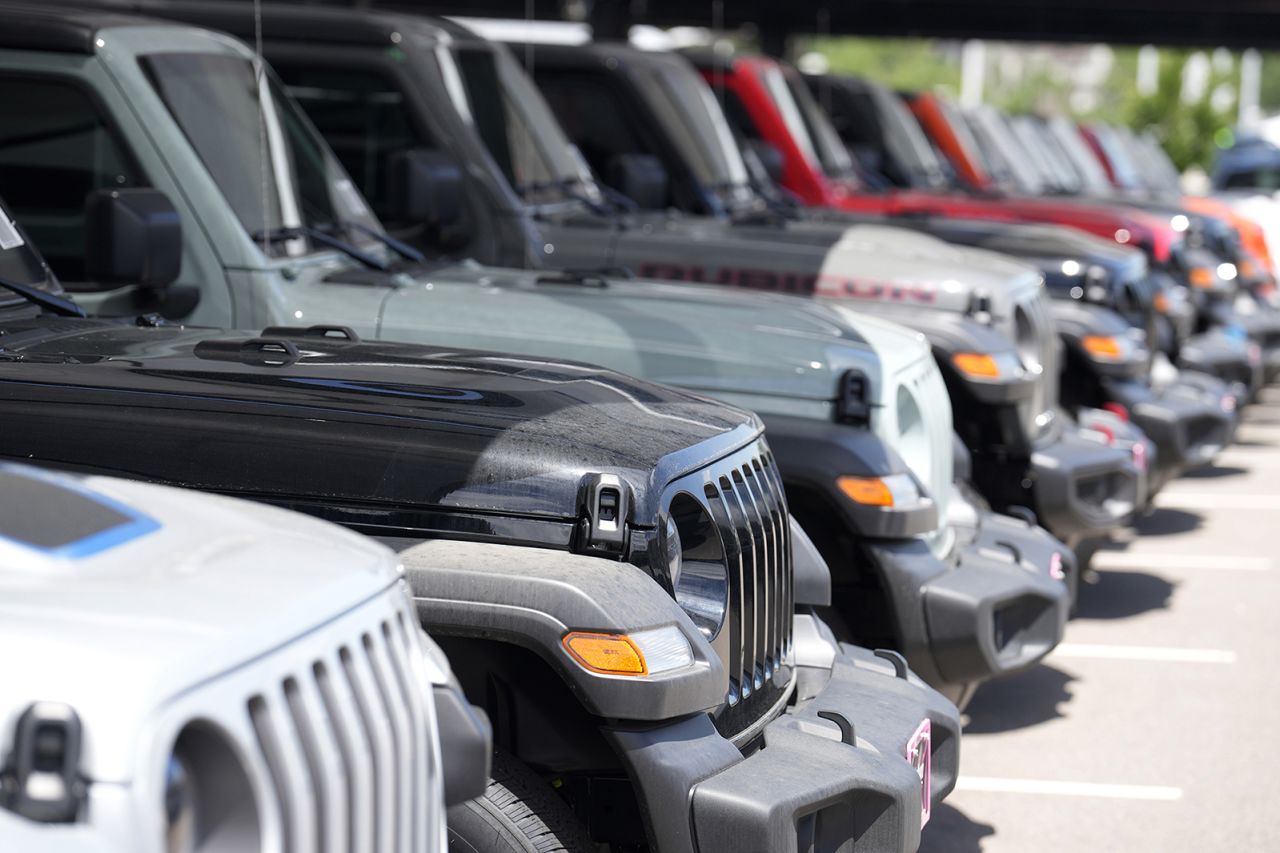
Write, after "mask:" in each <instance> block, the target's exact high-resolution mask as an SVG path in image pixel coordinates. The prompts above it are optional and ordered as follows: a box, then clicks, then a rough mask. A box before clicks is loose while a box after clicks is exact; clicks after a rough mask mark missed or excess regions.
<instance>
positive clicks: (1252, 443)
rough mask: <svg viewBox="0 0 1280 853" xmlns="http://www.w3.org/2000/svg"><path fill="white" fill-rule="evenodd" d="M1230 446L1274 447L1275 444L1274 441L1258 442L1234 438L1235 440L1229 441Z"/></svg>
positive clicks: (1250, 439) (1251, 439)
mask: <svg viewBox="0 0 1280 853" xmlns="http://www.w3.org/2000/svg"><path fill="white" fill-rule="evenodd" d="M1231 446H1232V447H1275V446H1276V443H1275V442H1274V441H1258V440H1257V439H1253V438H1240V437H1239V436H1236V437H1235V438H1233V439H1231Z"/></svg>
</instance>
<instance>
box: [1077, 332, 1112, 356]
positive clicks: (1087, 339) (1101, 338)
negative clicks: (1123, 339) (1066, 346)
mask: <svg viewBox="0 0 1280 853" xmlns="http://www.w3.org/2000/svg"><path fill="white" fill-rule="evenodd" d="M1080 344H1081V345H1082V346H1083V347H1084V350H1085V352H1087V353H1089V355H1091V356H1094V357H1095V358H1102V359H1117V358H1120V356H1121V354H1122V353H1121V349H1120V342H1119V341H1118V340H1116V339H1115V338H1113V337H1111V336H1110V335H1085V336H1084V338H1083V339H1082V340H1081V341H1080Z"/></svg>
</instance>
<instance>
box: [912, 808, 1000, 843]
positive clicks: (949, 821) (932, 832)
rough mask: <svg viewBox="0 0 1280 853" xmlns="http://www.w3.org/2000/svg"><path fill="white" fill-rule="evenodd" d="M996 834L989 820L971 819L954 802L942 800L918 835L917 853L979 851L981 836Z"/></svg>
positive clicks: (982, 837)
mask: <svg viewBox="0 0 1280 853" xmlns="http://www.w3.org/2000/svg"><path fill="white" fill-rule="evenodd" d="M995 834H996V828H995V827H994V826H992V825H991V824H989V823H978V822H977V821H973V820H970V819H969V818H968V817H966V816H965V813H964V812H962V811H960V810H959V809H957V808H955V807H954V806H949V805H947V804H946V803H941V804H939V805H938V807H937V808H936V809H934V810H933V814H932V815H931V816H930V817H929V825H928V826H926V827H925V828H924V833H923V834H922V835H921V838H920V853H981V851H982V839H984V838H987V837H988V836H991V835H995Z"/></svg>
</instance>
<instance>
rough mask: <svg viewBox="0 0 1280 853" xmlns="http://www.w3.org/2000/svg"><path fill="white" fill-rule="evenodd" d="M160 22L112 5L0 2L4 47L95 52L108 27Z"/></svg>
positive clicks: (0, 42) (0, 34) (0, 45)
mask: <svg viewBox="0 0 1280 853" xmlns="http://www.w3.org/2000/svg"><path fill="white" fill-rule="evenodd" d="M158 23H162V22H160V21H157V20H155V19H154V18H147V17H143V16H140V15H134V14H128V13H126V12H118V11H115V10H108V9H82V8H77V7H74V6H65V7H64V6H35V5H26V4H21V3H18V4H10V3H5V4H0V48H8V49H10V50H46V51H53V52H56V53H83V54H86V55H92V54H93V53H94V51H95V50H96V49H97V44H96V42H97V36H98V33H99V32H101V31H102V30H104V29H108V28H110V27H127V26H138V25H139V24H158Z"/></svg>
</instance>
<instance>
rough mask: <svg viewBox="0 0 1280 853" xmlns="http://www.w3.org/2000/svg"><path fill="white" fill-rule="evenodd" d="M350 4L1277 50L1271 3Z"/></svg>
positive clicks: (674, 0) (660, 0)
mask: <svg viewBox="0 0 1280 853" xmlns="http://www.w3.org/2000/svg"><path fill="white" fill-rule="evenodd" d="M355 5H366V6H368V5H372V6H379V7H382V8H395V7H398V8H402V9H409V8H413V9H418V10H422V11H426V10H430V11H432V12H435V13H437V14H446V15H449V14H451V15H469V16H483V17H507V18H521V17H525V16H526V15H532V16H533V17H536V18H539V19H542V20H579V21H590V22H591V23H592V24H593V25H594V26H595V27H596V30H597V32H598V33H599V34H601V35H604V36H609V37H616V36H619V35H621V34H624V33H625V32H626V30H627V28H628V27H629V26H630V25H632V24H651V25H654V26H662V27H667V26H699V27H715V28H717V29H719V28H722V27H723V28H728V29H736V28H738V27H742V26H748V25H750V26H753V27H754V28H755V29H756V30H757V31H758V32H759V33H760V37H761V41H762V43H763V45H764V46H765V47H766V49H769V48H771V47H778V48H780V47H781V46H782V45H784V44H785V43H786V39H787V37H788V36H791V35H803V34H812V33H832V34H843V35H870V36H927V37H934V38H957V39H966V38H982V39H1003V40H1011V41H1051V42H1113V43H1128V44H1182V45H1200V46H1210V47H1217V46H1224V47H1240V48H1246V47H1257V48H1264V49H1265V48H1280V2H1276V1H1275V0H1213V2H1207V0H788V2H786V3H779V2H777V0H443V2H431V0H428V2H426V3H420V2H412V0H391V2H380V0H355ZM770 52H773V51H772V50H771V51H770Z"/></svg>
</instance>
